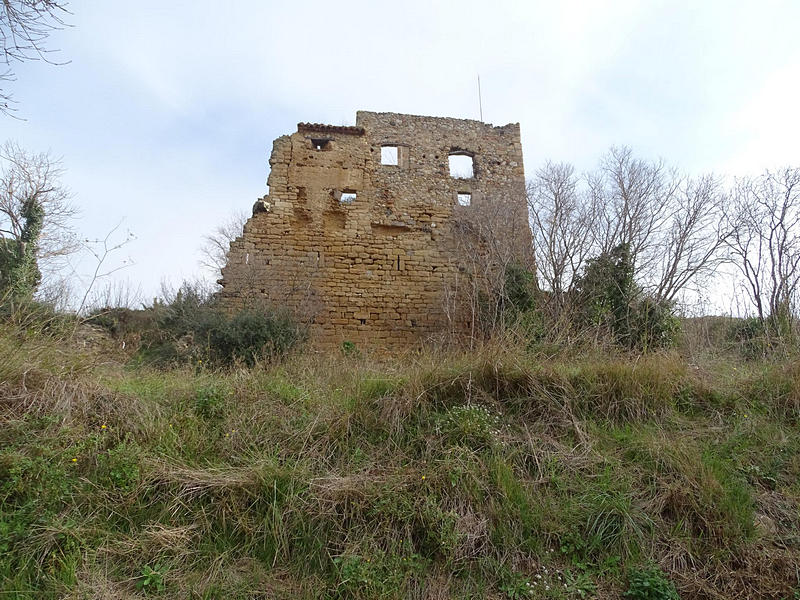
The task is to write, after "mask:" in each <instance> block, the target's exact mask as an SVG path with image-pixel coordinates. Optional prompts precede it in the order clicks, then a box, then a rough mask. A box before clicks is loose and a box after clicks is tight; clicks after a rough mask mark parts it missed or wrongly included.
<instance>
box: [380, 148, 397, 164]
mask: <svg viewBox="0 0 800 600" xmlns="http://www.w3.org/2000/svg"><path fill="white" fill-rule="evenodd" d="M398 157H399V153H398V148H397V146H381V164H382V165H392V166H395V167H396V166H397V165H399V164H400V162H399V158H398Z"/></svg>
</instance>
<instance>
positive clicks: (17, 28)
mask: <svg viewBox="0 0 800 600" xmlns="http://www.w3.org/2000/svg"><path fill="white" fill-rule="evenodd" d="M67 14H68V11H67V4H66V3H64V2H59V1H58V0H2V1H0V44H2V56H0V61H2V62H4V63H5V70H4V71H3V70H0V83H2V82H10V81H14V79H15V76H14V70H13V67H12V65H13V64H14V63H17V62H23V61H26V60H44V61H46V62H49V63H52V62H53V61H51V60H50V59H49V56H48V55H49V54H50V53H51V51H50V50H47V48H46V47H45V42H46V41H47V38H48V36H49V35H50V34H51V33H52V32H53V31H55V30H57V29H61V28H62V27H63V26H64V20H63V17H64V16H66V15H67ZM0 68H2V67H0ZM11 102H12V97H11V93H10V92H8V91H6V90H5V89H3V88H0V113H6V114H8V113H9V112H10V111H12V110H13V108H12V107H10V106H9V103H11Z"/></svg>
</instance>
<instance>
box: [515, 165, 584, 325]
mask: <svg viewBox="0 0 800 600" xmlns="http://www.w3.org/2000/svg"><path fill="white" fill-rule="evenodd" d="M527 191H528V206H529V208H530V215H531V225H532V230H533V244H534V251H535V253H536V268H537V275H538V276H539V279H540V281H541V283H542V287H543V288H544V289H546V290H547V291H549V292H550V297H551V299H552V303H553V304H554V305H555V308H556V309H557V310H563V309H564V308H565V307H566V305H567V297H568V294H569V292H570V291H571V290H572V284H573V282H574V281H575V279H576V277H577V276H578V275H579V274H580V272H581V270H582V269H583V267H584V264H585V262H586V259H587V258H589V257H590V256H591V255H592V253H593V252H594V251H595V237H594V234H595V230H594V228H593V218H594V214H595V212H596V211H595V205H594V203H593V202H592V196H591V194H589V192H588V191H581V190H580V189H579V180H578V178H577V176H576V175H575V169H574V167H573V166H572V165H570V164H566V163H552V162H547V163H546V164H545V165H544V166H543V167H542V168H540V169H539V170H538V171H537V172H536V175H535V176H534V178H533V180H531V181H530V182H529V183H528V190H527Z"/></svg>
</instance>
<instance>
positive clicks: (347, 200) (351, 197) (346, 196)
mask: <svg viewBox="0 0 800 600" xmlns="http://www.w3.org/2000/svg"><path fill="white" fill-rule="evenodd" d="M355 200H356V193H355V192H342V195H341V196H339V203H340V204H352V203H353V202H355Z"/></svg>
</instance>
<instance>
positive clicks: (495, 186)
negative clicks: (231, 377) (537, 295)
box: [220, 111, 532, 347]
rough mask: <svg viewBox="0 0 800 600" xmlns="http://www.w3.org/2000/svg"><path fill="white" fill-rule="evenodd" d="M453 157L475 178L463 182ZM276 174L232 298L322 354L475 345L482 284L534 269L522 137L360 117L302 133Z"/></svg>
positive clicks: (236, 254)
mask: <svg viewBox="0 0 800 600" xmlns="http://www.w3.org/2000/svg"><path fill="white" fill-rule="evenodd" d="M384 146H386V147H388V148H387V149H385V150H382V147H384ZM393 149H396V150H393ZM382 154H384V157H383V162H385V161H387V160H388V161H389V162H396V163H397V164H382ZM451 154H453V155H460V156H462V157H464V156H467V157H471V158H472V163H473V177H470V178H463V177H454V176H452V175H451V173H450V168H449V160H450V159H449V156H450V155H451ZM395 157H396V160H393V159H394V158H395ZM458 160H462V161H466V162H469V159H468V158H467V159H465V158H461V159H458ZM269 163H270V166H271V172H270V175H269V180H268V184H269V190H270V191H269V195H268V196H265V197H264V198H263V199H261V200H259V201H258V202H257V203H256V205H255V207H254V209H253V217H252V218H251V219H250V220H249V221H248V222H247V224H246V225H245V227H244V232H243V235H242V236H241V237H239V238H237V239H236V240H235V241H234V242H232V243H231V248H230V255H229V259H228V264H227V266H226V267H225V268H224V269H223V270H222V279H221V280H220V283H221V284H222V286H223V289H222V292H221V298H222V300H223V302H224V303H225V304H226V305H227V306H230V307H233V306H243V305H245V304H247V303H249V302H253V301H259V300H266V301H268V302H270V303H272V304H274V305H277V306H286V307H288V308H289V309H290V310H291V311H292V312H293V313H295V315H296V316H297V317H298V318H300V319H303V320H306V321H308V322H310V323H311V334H312V339H313V341H314V342H315V343H316V344H317V345H318V346H321V347H325V346H336V345H339V344H341V342H342V341H345V340H349V341H353V342H355V343H356V344H358V345H363V346H373V347H374V346H378V347H397V346H405V345H408V344H410V343H413V342H415V341H418V340H420V339H423V338H426V337H429V336H431V335H436V334H442V333H450V334H457V335H460V334H465V333H469V332H470V330H471V327H472V324H473V317H472V311H471V310H470V308H469V302H465V301H464V296H465V295H466V294H467V291H468V290H470V289H473V287H474V285H475V281H476V280H477V279H476V278H478V279H480V278H481V277H482V273H485V272H488V270H491V269H492V268H494V269H496V268H497V267H498V265H500V264H501V263H503V262H504V261H508V260H509V257H514V258H515V259H518V260H522V261H524V262H528V263H529V266H532V258H531V249H530V248H531V245H530V243H531V240H530V229H529V227H528V212H527V205H526V201H525V175H524V170H523V164H522V148H521V144H520V132H519V125H518V124H510V125H505V126H503V127H493V126H492V125H488V124H485V123H482V122H479V121H469V120H459V119H446V118H435V117H419V116H411V115H403V114H395V113H373V112H364V111H359V112H358V113H357V117H356V126H355V127H335V126H329V125H318V124H307V123H300V124H299V125H298V128H297V132H295V133H293V134H291V135H288V136H283V137H280V138H278V139H277V140H275V142H274V144H273V149H272V155H271V157H270V161H269ZM466 204H468V205H466Z"/></svg>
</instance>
